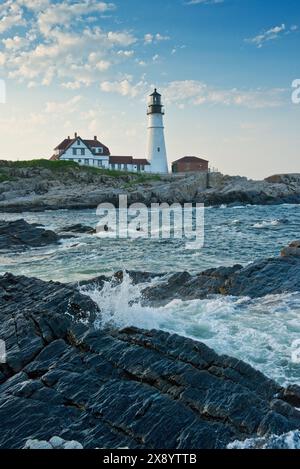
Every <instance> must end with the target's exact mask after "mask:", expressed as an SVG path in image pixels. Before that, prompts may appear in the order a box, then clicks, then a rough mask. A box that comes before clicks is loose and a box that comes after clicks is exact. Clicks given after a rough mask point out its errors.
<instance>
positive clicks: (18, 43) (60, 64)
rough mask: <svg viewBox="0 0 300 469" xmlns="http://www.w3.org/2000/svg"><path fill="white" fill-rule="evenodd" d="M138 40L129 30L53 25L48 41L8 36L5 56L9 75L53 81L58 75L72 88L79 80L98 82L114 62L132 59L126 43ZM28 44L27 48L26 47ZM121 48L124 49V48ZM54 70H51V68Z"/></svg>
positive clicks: (39, 80) (84, 83) (41, 81)
mask: <svg viewBox="0 0 300 469" xmlns="http://www.w3.org/2000/svg"><path fill="white" fill-rule="evenodd" d="M134 42H136V38H135V37H134V36H133V35H132V34H131V33H128V32H126V31H116V32H112V31H110V32H108V33H107V32H104V31H102V30H101V29H100V28H98V27H94V28H87V27H85V29H84V30H83V31H81V33H80V34H79V33H77V32H76V33H75V32H70V31H62V30H60V29H53V30H52V31H51V33H49V34H48V40H47V42H40V43H39V44H38V45H35V43H32V45H31V47H30V48H28V47H27V48H26V47H25V45H28V44H31V43H30V41H29V40H28V39H27V37H25V38H22V37H19V36H18V37H17V38H16V37H14V38H7V39H5V40H4V44H5V46H6V48H7V50H8V49H9V52H10V53H9V54H8V53H7V54H6V56H5V60H6V62H5V64H6V69H7V70H8V73H9V77H10V78H13V79H17V80H18V81H20V82H24V81H25V82H26V81H27V82H28V81H30V82H32V81H33V80H34V81H35V82H39V83H40V84H47V85H48V84H50V83H51V81H53V80H54V79H58V80H59V81H61V82H62V83H63V86H64V87H66V88H69V89H78V88H79V84H82V86H88V85H90V84H91V83H93V82H96V81H98V80H99V78H100V77H101V74H103V73H105V72H106V71H107V70H108V69H109V68H110V67H111V66H112V65H113V63H118V61H120V60H121V55H122V58H123V60H124V59H128V60H130V58H131V56H132V53H131V52H129V51H128V50H127V49H126V50H125V51H123V52H122V47H128V45H132V44H133V43H134ZM22 47H25V48H22ZM120 48H121V49H120ZM49 70H51V72H49Z"/></svg>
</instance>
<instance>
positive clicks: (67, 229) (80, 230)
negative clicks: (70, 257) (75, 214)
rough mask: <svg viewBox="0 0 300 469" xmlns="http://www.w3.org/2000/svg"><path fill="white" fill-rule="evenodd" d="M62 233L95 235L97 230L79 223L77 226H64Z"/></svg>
mask: <svg viewBox="0 0 300 469" xmlns="http://www.w3.org/2000/svg"><path fill="white" fill-rule="evenodd" d="M60 231H61V232H62V233H76V234H95V233H96V230H95V228H92V227H91V226H86V225H82V224H81V223H77V224H76V225H70V226H64V227H63V228H62V229H61V230H60Z"/></svg>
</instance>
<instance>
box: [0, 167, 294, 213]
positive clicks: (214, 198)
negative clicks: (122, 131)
mask: <svg viewBox="0 0 300 469" xmlns="http://www.w3.org/2000/svg"><path fill="white" fill-rule="evenodd" d="M46 163H47V165H46V167H44V166H45V163H44V164H43V165H42V166H39V165H38V164H36V165H34V164H32V166H30V164H28V165H27V166H25V167H23V166H22V165H17V166H16V165H15V164H14V163H12V162H7V161H0V211H2V212H22V211H44V210H58V209H95V208H96V207H97V206H98V204H100V203H103V202H109V203H113V204H115V205H116V206H117V205H118V200H119V195H121V194H122V195H127V197H128V203H129V204H131V203H135V202H142V203H145V204H146V205H148V206H149V205H151V203H163V202H166V203H169V204H172V203H176V202H178V203H187V202H193V203H204V204H205V205H206V206H217V205H222V204H228V205H230V204H232V205H236V204H245V205H246V204H251V205H256V204H266V205H268V204H282V203H296V204H299V203H300V174H286V175H277V176H272V177H270V178H267V179H265V180H263V181H253V180H249V179H247V178H244V177H239V176H225V175H222V174H220V173H209V174H206V173H193V174H186V175H177V176H155V175H154V176H151V175H148V176H144V175H136V176H135V175H133V174H123V175H122V174H118V173H117V172H116V173H114V172H112V171H111V172H110V173H109V174H108V173H107V172H106V173H102V172H101V170H97V169H94V168H85V167H79V166H78V165H66V166H63V165H61V166H59V168H56V167H55V163H57V162H46ZM51 163H53V164H54V166H53V168H52V167H51ZM59 163H62V162H59ZM92 170H93V171H92Z"/></svg>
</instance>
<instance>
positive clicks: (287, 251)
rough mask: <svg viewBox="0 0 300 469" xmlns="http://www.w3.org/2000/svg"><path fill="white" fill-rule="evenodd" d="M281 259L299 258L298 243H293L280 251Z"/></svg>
mask: <svg viewBox="0 0 300 469" xmlns="http://www.w3.org/2000/svg"><path fill="white" fill-rule="evenodd" d="M281 256H282V257H289V256H291V257H293V256H295V257H300V241H293V242H292V243H291V244H290V245H289V246H288V247H286V248H283V249H282V251H281Z"/></svg>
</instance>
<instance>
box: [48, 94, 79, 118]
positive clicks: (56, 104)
mask: <svg viewBox="0 0 300 469" xmlns="http://www.w3.org/2000/svg"><path fill="white" fill-rule="evenodd" d="M81 100H82V96H74V97H73V98H72V99H70V100H69V101H53V102H47V103H46V109H45V112H46V113H47V114H60V113H61V112H63V113H64V114H69V113H73V112H75V111H76V110H77V109H78V106H77V105H78V103H79V102H80V101H81Z"/></svg>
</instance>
